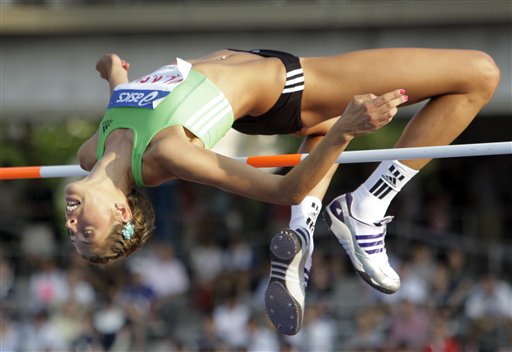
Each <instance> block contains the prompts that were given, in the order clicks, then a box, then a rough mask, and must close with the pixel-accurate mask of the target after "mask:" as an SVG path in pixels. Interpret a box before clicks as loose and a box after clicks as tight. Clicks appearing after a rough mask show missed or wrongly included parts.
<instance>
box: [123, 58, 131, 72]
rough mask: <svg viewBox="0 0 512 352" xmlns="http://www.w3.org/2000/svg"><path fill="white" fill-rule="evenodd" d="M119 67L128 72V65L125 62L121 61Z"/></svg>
mask: <svg viewBox="0 0 512 352" xmlns="http://www.w3.org/2000/svg"><path fill="white" fill-rule="evenodd" d="M121 66H122V67H123V68H124V69H125V70H126V71H128V70H129V69H130V63H129V62H126V61H125V60H121Z"/></svg>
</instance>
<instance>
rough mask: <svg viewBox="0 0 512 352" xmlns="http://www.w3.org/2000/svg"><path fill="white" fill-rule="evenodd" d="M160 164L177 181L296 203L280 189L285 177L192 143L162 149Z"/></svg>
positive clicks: (171, 144)
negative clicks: (178, 179) (181, 180)
mask: <svg viewBox="0 0 512 352" xmlns="http://www.w3.org/2000/svg"><path fill="white" fill-rule="evenodd" d="M159 148H162V149H161V151H162V152H161V153H158V155H159V159H158V164H159V165H160V166H162V167H164V168H165V171H166V172H167V173H168V174H169V175H170V176H174V177H178V178H180V179H183V180H186V181H191V182H195V183H201V184H206V185H209V186H213V187H216V188H219V189H222V190H224V191H227V192H230V193H235V194H239V195H241V196H244V197H249V198H253V199H257V200H261V201H264V202H268V203H274V204H290V203H293V202H294V200H293V199H291V197H289V196H288V195H287V194H286V192H283V189H282V187H280V181H281V179H282V176H280V175H273V174H270V173H267V172H264V171H262V170H259V169H256V168H254V167H252V166H249V165H247V164H244V163H242V162H239V161H237V160H234V159H231V158H228V157H225V156H222V155H220V154H216V153H214V152H212V151H209V150H205V149H203V148H201V147H198V146H195V145H192V144H191V143H188V142H182V141H172V143H171V142H169V143H168V144H167V145H166V144H165V143H162V144H160V145H159Z"/></svg>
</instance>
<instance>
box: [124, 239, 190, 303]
mask: <svg viewBox="0 0 512 352" xmlns="http://www.w3.org/2000/svg"><path fill="white" fill-rule="evenodd" d="M133 270H134V271H137V272H139V273H140V275H141V276H142V277H143V278H144V283H145V284H147V285H148V286H149V287H150V288H151V289H152V290H153V291H154V292H155V294H156V296H157V297H158V299H159V300H165V299H168V298H171V297H172V296H175V295H181V294H184V293H186V292H187V291H188V289H189V285H190V279H189V275H188V272H187V270H186V267H185V265H184V264H183V262H182V261H181V260H180V259H178V258H177V257H176V256H175V253H174V247H173V246H172V245H171V244H169V243H155V246H154V252H153V253H150V254H149V256H146V257H144V258H142V259H141V260H140V261H139V262H135V263H133Z"/></svg>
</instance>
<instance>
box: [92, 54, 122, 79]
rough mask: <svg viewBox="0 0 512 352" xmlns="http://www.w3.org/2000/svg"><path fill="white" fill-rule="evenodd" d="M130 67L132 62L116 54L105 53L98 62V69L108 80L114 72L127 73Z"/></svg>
mask: <svg viewBox="0 0 512 352" xmlns="http://www.w3.org/2000/svg"><path fill="white" fill-rule="evenodd" d="M129 69H130V63H128V62H126V61H125V60H123V59H121V58H120V57H119V56H118V55H116V54H105V55H103V56H102V57H101V58H100V59H99V60H98V62H97V63H96V70H97V71H98V72H99V73H100V77H101V78H103V79H106V80H107V81H108V80H109V79H110V77H111V76H112V75H113V74H114V73H117V72H123V73H127V72H128V70H129Z"/></svg>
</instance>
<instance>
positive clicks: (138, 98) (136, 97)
mask: <svg viewBox="0 0 512 352" xmlns="http://www.w3.org/2000/svg"><path fill="white" fill-rule="evenodd" d="M157 97H158V91H152V92H150V93H142V92H123V93H120V94H119V96H118V98H117V100H116V101H115V103H116V104H119V103H134V104H136V105H138V106H146V105H149V104H151V103H152V102H153V100H155V99H156V98H157Z"/></svg>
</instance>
